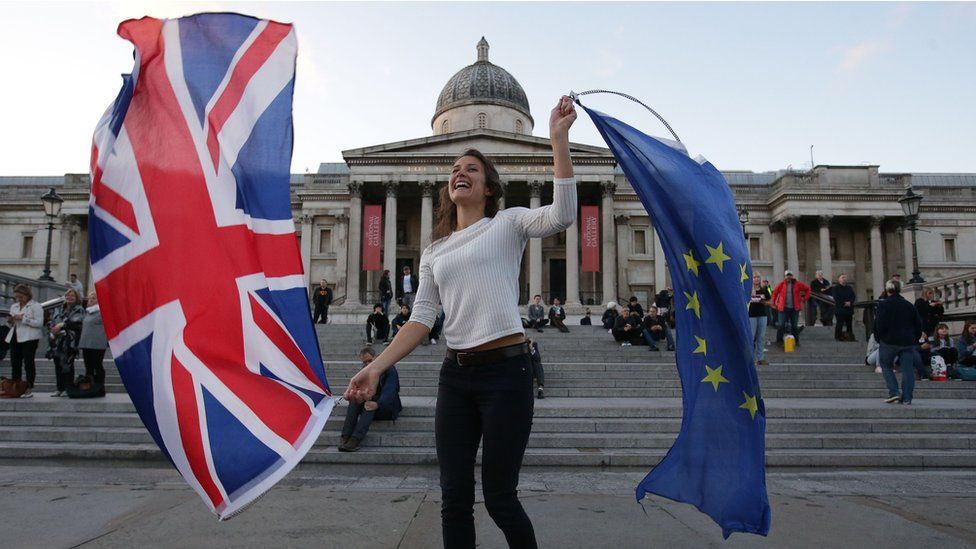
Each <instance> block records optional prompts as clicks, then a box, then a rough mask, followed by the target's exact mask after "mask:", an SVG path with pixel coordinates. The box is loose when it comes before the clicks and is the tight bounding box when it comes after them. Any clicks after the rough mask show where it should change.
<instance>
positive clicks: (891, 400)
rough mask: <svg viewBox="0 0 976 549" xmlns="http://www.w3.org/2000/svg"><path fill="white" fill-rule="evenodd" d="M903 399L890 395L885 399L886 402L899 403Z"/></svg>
mask: <svg viewBox="0 0 976 549" xmlns="http://www.w3.org/2000/svg"><path fill="white" fill-rule="evenodd" d="M900 400H901V397H900V396H897V395H896V396H890V397H888V398H886V399H885V404H897V403H898V402H899V401H900Z"/></svg>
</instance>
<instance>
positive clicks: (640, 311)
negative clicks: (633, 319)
mask: <svg viewBox="0 0 976 549" xmlns="http://www.w3.org/2000/svg"><path fill="white" fill-rule="evenodd" d="M627 308H628V309H630V312H631V313H634V314H636V315H637V318H644V308H643V307H641V304H640V302H639V301H637V297H636V296H630V299H629V300H628V302H627Z"/></svg>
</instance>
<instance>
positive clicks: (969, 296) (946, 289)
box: [925, 272, 976, 314]
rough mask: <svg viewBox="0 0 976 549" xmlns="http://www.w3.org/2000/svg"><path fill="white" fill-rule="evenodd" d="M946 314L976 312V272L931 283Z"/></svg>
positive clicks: (927, 284)
mask: <svg viewBox="0 0 976 549" xmlns="http://www.w3.org/2000/svg"><path fill="white" fill-rule="evenodd" d="M925 285H926V286H927V287H931V288H934V289H935V293H936V296H937V297H938V298H939V299H941V300H942V306H943V307H945V312H946V314H952V313H966V312H974V311H976V272H971V273H966V274H963V275H958V276H953V277H949V278H943V279H941V280H935V281H930V282H928V283H926V284H925Z"/></svg>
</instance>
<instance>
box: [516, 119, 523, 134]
mask: <svg viewBox="0 0 976 549" xmlns="http://www.w3.org/2000/svg"><path fill="white" fill-rule="evenodd" d="M515 133H522V119H521V118H517V119H515Z"/></svg>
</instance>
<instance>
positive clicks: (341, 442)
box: [339, 437, 349, 448]
mask: <svg viewBox="0 0 976 549" xmlns="http://www.w3.org/2000/svg"><path fill="white" fill-rule="evenodd" d="M347 442H349V437H339V448H342V447H343V446H345V445H346V443H347Z"/></svg>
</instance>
